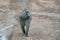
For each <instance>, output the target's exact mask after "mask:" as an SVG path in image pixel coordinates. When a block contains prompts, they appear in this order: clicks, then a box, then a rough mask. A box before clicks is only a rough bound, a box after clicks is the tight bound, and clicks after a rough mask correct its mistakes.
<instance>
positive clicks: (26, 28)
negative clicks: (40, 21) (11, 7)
mask: <svg viewBox="0 0 60 40" xmlns="http://www.w3.org/2000/svg"><path fill="white" fill-rule="evenodd" d="M30 22H31V19H28V20H26V21H25V37H27V36H28V31H29V27H30Z"/></svg>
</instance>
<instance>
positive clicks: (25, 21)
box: [19, 8, 32, 37]
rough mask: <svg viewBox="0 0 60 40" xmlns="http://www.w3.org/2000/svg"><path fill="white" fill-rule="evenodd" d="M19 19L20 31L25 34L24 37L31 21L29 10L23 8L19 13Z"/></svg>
mask: <svg viewBox="0 0 60 40" xmlns="http://www.w3.org/2000/svg"><path fill="white" fill-rule="evenodd" d="M19 19H20V20H19V21H20V25H21V29H22V32H23V34H24V35H25V37H27V36H28V31H29V27H30V23H31V20H32V14H31V13H30V11H29V10H28V9H27V8H25V9H24V10H23V11H22V12H21V13H20V15H19Z"/></svg>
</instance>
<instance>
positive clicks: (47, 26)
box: [0, 0, 60, 40]
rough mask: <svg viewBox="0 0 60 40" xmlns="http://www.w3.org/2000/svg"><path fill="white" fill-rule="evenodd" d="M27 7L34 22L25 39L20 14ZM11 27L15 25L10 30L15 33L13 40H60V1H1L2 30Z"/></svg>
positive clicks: (0, 22)
mask: <svg viewBox="0 0 60 40" xmlns="http://www.w3.org/2000/svg"><path fill="white" fill-rule="evenodd" d="M26 7H27V8H28V9H29V10H30V12H31V13H32V21H31V25H30V30H29V37H27V38H24V37H23V33H22V31H21V28H20V24H19V13H20V12H21V11H22V10H23V9H24V8H26ZM10 25H14V28H13V30H12V29H9V30H12V31H13V33H14V34H13V38H12V40H60V0H0V28H4V27H8V26H10ZM9 30H8V31H9ZM6 32H7V31H6ZM4 33H5V32H4ZM10 33H11V31H10ZM8 34H9V33H8Z"/></svg>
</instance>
